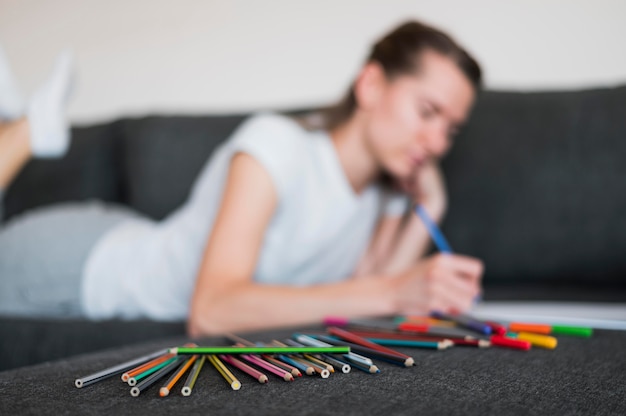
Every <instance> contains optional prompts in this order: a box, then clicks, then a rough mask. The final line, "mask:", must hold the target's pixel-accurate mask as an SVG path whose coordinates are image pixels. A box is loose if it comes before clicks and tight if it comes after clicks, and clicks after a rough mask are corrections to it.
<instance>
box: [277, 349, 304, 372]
mask: <svg viewBox="0 0 626 416" xmlns="http://www.w3.org/2000/svg"><path fill="white" fill-rule="evenodd" d="M277 357H278V358H279V359H281V360H283V361H284V362H286V363H287V364H291V365H293V366H294V367H296V368H297V369H299V370H300V371H304V372H305V373H306V372H307V370H308V367H307V366H306V365H305V364H303V363H301V362H299V361H296V360H294V359H293V358H291V357H288V356H286V355H283V354H280V355H277Z"/></svg>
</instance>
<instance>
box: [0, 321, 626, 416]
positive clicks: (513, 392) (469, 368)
mask: <svg viewBox="0 0 626 416" xmlns="http://www.w3.org/2000/svg"><path fill="white" fill-rule="evenodd" d="M290 333H291V331H290V330H284V331H272V332H263V333H257V334H246V335H247V337H248V338H250V339H253V340H259V341H268V340H270V339H272V338H282V337H284V336H286V335H288V334H290ZM184 341H185V339H184V338H170V339H165V340H162V341H158V342H150V343H145V344H141V345H135V346H130V347H125V348H119V349H115V350H106V351H102V352H98V353H91V354H85V355H81V356H76V357H74V358H71V359H67V360H60V361H56V362H51V363H44V364H39V365H35V366H31V367H24V368H21V369H16V370H10V371H4V372H0V414H3V415H9V414H81V415H89V414H151V415H172V414H237V415H248V414H249V415H273V414H284V413H289V414H297V415H300V414H312V415H323V414H341V415H349V414H355V415H357V414H358V415H362V414H376V415H379V414H382V413H383V412H385V413H387V414H390V415H397V414H407V415H409V414H410V415H416V414H446V415H457V414H458V415H465V414H498V415H507V414H521V415H533V414H536V415H542V416H546V415H561V414H567V415H571V414H594V415H605V414H607V415H608V414H614V415H623V414H626V402H625V399H626V355H625V354H624V345H626V332H617V331H615V332H614V331H596V334H595V335H594V337H593V338H591V339H581V338H568V337H560V338H559V346H558V348H557V349H556V350H554V351H549V350H542V349H538V348H535V349H533V350H531V351H529V352H520V351H514V350H508V349H498V348H491V349H487V350H479V349H472V348H462V347H455V348H452V349H450V350H447V351H443V352H431V351H418V350H407V349H403V351H404V352H407V353H410V354H411V355H412V356H414V357H415V359H416V361H417V366H415V367H412V368H401V367H397V366H394V365H392V364H386V363H381V362H377V364H379V367H380V368H381V370H382V373H381V374H377V375H368V374H365V373H363V372H360V371H358V370H356V369H354V368H353V370H352V372H351V373H349V374H340V373H335V374H332V375H331V376H330V378H328V379H326V380H323V379H320V378H318V377H308V376H303V377H302V378H298V379H296V381H294V382H290V383H288V382H284V381H282V380H280V379H278V378H276V377H271V378H270V382H269V383H268V384H264V385H262V384H259V383H257V382H256V381H254V380H252V379H251V378H249V377H248V376H246V375H245V374H243V373H241V372H238V371H234V373H235V374H236V375H237V376H238V377H239V379H240V380H241V382H242V384H243V387H242V388H241V390H239V391H233V390H231V389H230V387H229V386H228V385H227V384H226V383H225V381H224V380H223V379H222V378H221V377H220V376H219V374H218V373H217V372H216V371H215V370H214V369H213V368H212V367H210V366H209V367H205V369H204V370H203V372H202V373H201V374H200V377H199V379H198V382H197V384H196V387H195V389H194V391H193V394H192V395H191V396H190V397H182V396H181V395H180V393H179V392H180V386H177V387H176V388H175V390H174V392H173V393H172V395H171V396H169V397H167V398H159V397H158V396H157V394H158V388H159V386H160V385H161V383H157V385H155V386H153V387H151V388H150V389H149V390H147V391H146V392H144V393H142V395H141V396H139V397H138V398H133V397H131V396H130V394H129V387H128V386H127V385H126V384H125V383H122V382H121V381H120V380H119V377H115V378H111V379H108V380H105V381H103V382H100V383H98V384H94V385H92V386H88V387H85V388H83V389H76V388H75V387H74V385H73V383H74V380H75V379H76V378H77V377H80V376H84V375H87V374H90V373H92V372H95V371H98V370H100V369H103V368H105V367H108V366H111V365H114V364H118V363H121V362H123V361H125V360H128V359H131V358H134V357H137V356H140V355H142V354H145V353H148V352H151V351H153V350H156V349H158V348H162V347H167V346H174V345H178V344H181V343H183V342H184ZM205 343H206V344H212V345H226V342H225V341H224V340H222V339H213V340H208V341H205ZM207 364H208V363H207Z"/></svg>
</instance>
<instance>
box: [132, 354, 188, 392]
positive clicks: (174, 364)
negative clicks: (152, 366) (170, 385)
mask: <svg viewBox="0 0 626 416" xmlns="http://www.w3.org/2000/svg"><path fill="white" fill-rule="evenodd" d="M182 360H183V359H182V357H180V358H175V359H174V360H173V361H172V362H171V363H169V364H167V365H166V366H164V367H163V368H161V369H160V370H158V371H156V372H154V373H153V374H152V375H151V376H150V377H148V378H146V379H145V380H143V381H142V382H141V383H139V384H137V385H136V386H135V387H133V388H132V389H131V394H132V392H133V391H134V392H137V395H134V394H132V395H133V396H134V397H137V396H138V395H139V393H141V392H142V391H144V390H145V389H147V388H148V387H150V386H152V385H153V384H154V383H156V382H157V381H159V380H160V379H161V378H163V377H164V376H165V375H166V374H168V373H169V372H170V371H173V370H174V369H175V368H176V367H177V366H178V364H179V363H180V361H182Z"/></svg>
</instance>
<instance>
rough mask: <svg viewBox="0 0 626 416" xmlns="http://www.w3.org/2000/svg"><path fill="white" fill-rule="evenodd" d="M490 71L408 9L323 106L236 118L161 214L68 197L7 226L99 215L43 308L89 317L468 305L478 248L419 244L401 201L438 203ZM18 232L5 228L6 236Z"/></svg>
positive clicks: (200, 325)
mask: <svg viewBox="0 0 626 416" xmlns="http://www.w3.org/2000/svg"><path fill="white" fill-rule="evenodd" d="M60 78H63V77H60ZM480 82H481V71H480V68H479V66H478V64H477V63H476V62H475V61H474V59H473V58H471V57H470V56H469V55H468V54H467V53H466V52H465V51H464V50H463V49H462V48H460V47H459V46H458V45H457V44H456V43H455V42H454V41H453V40H451V39H450V38H449V37H448V36H447V35H445V34H443V33H441V32H440V31H438V30H436V29H433V28H431V27H428V26H425V25H423V24H420V23H418V22H407V23H405V24H403V25H401V26H399V27H397V28H396V29H395V30H393V31H392V32H391V33H389V34H388V35H386V36H385V37H383V38H382V39H381V40H380V41H378V42H377V43H376V44H375V45H374V47H373V49H372V51H371V54H370V56H369V57H368V59H367V60H366V62H365V64H364V65H363V67H362V68H361V70H360V71H359V74H358V76H357V78H356V80H355V82H354V83H353V85H352V87H351V88H350V90H349V92H348V95H347V96H346V97H345V99H344V100H342V101H341V102H340V103H339V104H338V105H336V106H334V107H331V108H329V109H327V110H326V111H323V112H322V113H320V114H318V115H317V116H319V117H317V118H316V119H307V120H294V119H291V118H288V117H286V116H283V115H279V114H273V113H263V114H258V115H255V116H254V117H251V118H250V119H248V120H247V121H245V122H244V123H242V125H241V126H239V127H238V129H237V130H236V131H235V132H234V133H233V135H232V136H231V137H230V138H229V140H228V141H227V142H226V143H224V144H223V145H222V146H221V147H220V148H219V149H218V150H216V151H215V152H214V154H213V155H212V157H211V159H210V160H209V161H208V162H207V164H206V165H205V167H204V168H203V170H202V172H201V173H200V175H199V177H198V178H197V180H196V182H195V184H194V186H193V189H192V192H191V195H190V197H189V199H188V200H187V202H186V203H185V204H184V205H183V206H182V207H180V208H179V209H178V210H176V211H175V212H174V213H172V214H171V215H170V216H169V217H167V218H166V219H165V220H164V221H162V222H160V223H155V222H153V221H151V220H149V219H146V218H143V217H140V216H139V215H137V214H133V213H128V212H124V211H121V210H119V209H116V210H113V211H112V210H111V209H109V208H108V207H104V208H103V207H101V206H99V207H94V206H84V205H81V206H74V205H72V206H69V207H68V206H64V207H60V208H55V209H46V210H42V211H40V212H38V213H37V214H36V215H31V217H33V216H34V217H35V218H27V219H24V220H20V219H18V220H15V221H13V222H12V223H11V224H9V225H8V226H6V227H5V229H6V228H10V230H9V231H13V232H12V233H11V234H17V235H20V234H19V233H18V231H16V230H18V229H20V228H21V227H20V224H21V223H22V222H31V223H32V222H37V221H38V223H37V224H38V226H37V227H33V226H31V227H30V228H31V229H32V228H35V229H36V230H37V231H36V232H42V230H43V229H44V228H46V227H48V225H47V223H48V222H51V221H48V220H46V217H52V216H54V215H56V216H57V221H56V223H57V224H58V223H59V222H71V224H70V225H66V226H65V227H64V234H66V235H73V233H74V231H73V229H74V228H85V227H87V226H88V227H89V230H88V232H87V233H86V234H89V235H87V236H85V233H84V232H83V233H82V234H81V233H80V232H76V233H75V234H76V236H75V237H74V238H75V239H76V240H77V241H79V242H80V244H81V247H82V250H73V251H72V253H75V252H76V251H78V254H76V255H74V254H73V255H72V256H71V257H72V258H73V260H72V262H73V267H74V268H75V269H76V267H77V265H78V266H79V269H78V270H79V272H75V273H74V276H70V277H69V278H68V276H64V277H63V280H62V282H60V283H58V284H59V285H65V286H67V290H65V291H63V292H64V296H65V297H63V296H59V302H56V305H54V308H52V309H54V311H55V312H48V313H57V314H59V310H61V309H63V308H61V307H59V305H63V307H64V308H65V309H64V310H63V313H66V314H70V315H71V314H84V315H86V316H88V317H91V318H110V317H123V318H134V317H150V318H154V319H162V320H171V319H184V318H187V323H188V332H189V333H190V335H193V336H197V335H202V334H212V333H219V332H224V331H231V330H242V329H258V328H263V327H271V326H277V325H297V324H302V323H308V322H314V321H319V320H320V319H321V318H323V317H324V316H327V315H341V316H347V317H354V316H373V315H389V314H399V313H425V312H428V311H430V310H435V309H436V310H442V311H453V310H457V311H464V310H467V309H468V308H469V307H470V306H471V304H472V301H473V299H474V298H475V297H476V296H477V295H478V294H479V293H480V279H481V276H482V264H481V262H480V261H479V260H477V259H473V258H469V257H465V256H460V255H452V254H445V255H443V254H435V255H433V256H430V257H426V258H422V257H423V256H424V254H425V252H426V249H427V246H428V241H429V238H428V234H427V232H426V230H425V228H424V227H423V225H422V224H421V223H420V220H419V219H418V218H417V217H416V216H414V215H408V216H406V217H403V215H402V214H403V213H404V212H405V211H406V208H407V207H408V205H409V202H410V203H411V204H413V203H420V204H422V205H424V206H425V208H426V209H427V211H429V213H430V214H431V216H433V217H434V218H435V220H437V221H440V220H441V218H442V217H443V214H444V211H445V208H446V197H445V191H444V186H443V180H442V177H441V173H440V171H439V168H438V160H439V159H440V158H441V157H442V156H444V154H445V153H446V152H447V150H448V149H449V147H450V145H451V140H452V136H453V135H454V134H455V133H456V131H457V130H458V129H459V127H460V126H461V125H462V124H463V123H464V122H465V121H466V119H467V117H468V114H469V112H470V109H471V106H472V104H473V102H474V99H475V96H476V94H477V92H478V89H479V87H480ZM50 101H55V100H50ZM55 102H59V100H56V101H55ZM57 107H58V105H57ZM55 108H56V107H55ZM36 121H37V120H35V119H31V117H30V113H29V114H28V117H27V118H25V119H24V118H23V119H20V120H17V121H14V122H12V123H9V124H8V125H4V126H2V128H1V129H0V135H2V136H0V146H5V148H6V149H8V145H7V143H9V142H12V143H13V147H14V148H21V149H22V152H21V153H20V152H18V151H14V152H13V153H12V154H13V155H14V157H12V158H10V163H6V165H7V166H9V168H6V167H5V168H3V169H2V170H3V172H4V173H3V172H2V171H0V187H2V185H3V183H2V182H1V181H2V178H3V177H4V178H5V179H4V182H5V183H4V185H5V186H6V185H7V184H8V180H7V179H6V178H9V177H12V176H13V175H15V172H16V171H17V169H19V167H20V166H21V164H22V163H23V161H24V160H27V159H28V157H29V155H30V153H33V152H34V153H35V154H37V152H36V151H34V150H33V149H35V148H36V146H34V145H32V143H31V145H30V149H31V150H30V153H29V152H28V151H27V150H28V148H29V147H28V142H29V140H31V142H32V141H33V139H32V134H33V132H34V133H37V129H33V128H32V127H31V128H30V130H29V125H33V123H35V124H36ZM315 123H317V124H316V125H315ZM57 124H58V125H60V123H57ZM29 131H30V133H29ZM56 136H61V137H62V136H63V134H57V135H56ZM9 138H10V140H9ZM56 143H63V140H56ZM20 146H21V147H20ZM52 147H53V146H52ZM57 147H58V146H57ZM1 153H2V149H1V148H0V154H1ZM52 153H54V152H52ZM25 155H26V156H25ZM389 183H395V184H397V185H398V187H396V188H394V187H393V186H388V185H387V184H389ZM398 188H399V189H402V190H403V193H402V194H401V193H400V192H399V191H397V190H394V189H398ZM68 212H73V214H72V216H71V217H69V218H71V220H69V219H68V218H66V217H67V216H68V214H67V213H68ZM79 223H82V224H79ZM94 224H96V225H94ZM23 228H25V227H23ZM9 233H10V232H7V231H6V230H4V231H0V249H1V248H2V247H1V245H2V241H3V240H7V236H6V234H9ZM58 238H60V236H59V237H58ZM37 240H38V241H42V240H46V238H38V239H37ZM57 245H58V244H57ZM40 251H45V250H40ZM41 255H42V256H43V257H46V256H47V254H46V253H41ZM0 260H2V261H5V259H0ZM22 263H24V261H22ZM22 263H20V264H22ZM0 264H1V262H0ZM14 268H17V266H15V267H14ZM4 273H5V272H3V274H4ZM40 275H41V274H40ZM48 278H49V277H46V279H48ZM40 279H41V278H40ZM58 279H59V278H57V280H58ZM3 280H5V277H3ZM7 280H8V279H7ZM11 280H20V283H19V284H15V283H6V282H5V283H3V285H5V286H7V287H3V288H2V291H3V292H7V293H9V292H11V291H12V293H17V292H19V291H20V290H21V291H22V292H24V291H26V292H28V290H29V289H26V290H24V289H23V288H22V289H15V288H12V287H15V286H20V285H29V286H28V288H32V286H33V283H34V284H35V285H37V283H38V282H37V281H35V282H26V281H27V280H29V279H28V278H24V279H15V278H14V279H11ZM30 280H32V279H30ZM35 280H36V279H35ZM21 281H23V283H21ZM45 281H46V282H49V281H50V280H45ZM68 282H69V283H68ZM41 284H43V283H41ZM55 284H56V283H55ZM31 290H32V289H31ZM9 296H10V295H9ZM13 296H15V295H13ZM4 302H5V300H4V299H3V303H4ZM53 303H54V302H53ZM7 304H8V301H7ZM38 307H39V306H37V307H35V308H31V310H32V309H35V310H37V309H38ZM55 308H56V309H55ZM15 309H16V308H15V307H14V310H15ZM38 312H39V313H41V308H39V309H38ZM27 313H32V311H29V312H27Z"/></svg>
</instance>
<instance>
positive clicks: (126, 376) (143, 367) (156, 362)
mask: <svg viewBox="0 0 626 416" xmlns="http://www.w3.org/2000/svg"><path fill="white" fill-rule="evenodd" d="M175 356H176V354H171V353H170V354H165V355H162V356H160V357H157V358H155V359H154V360H151V361H148V362H147V363H145V364H142V365H140V366H138V367H135V368H132V369H130V370H128V371H127V372H125V373H124V374H122V381H124V382H128V379H129V378H131V377H134V376H136V375H138V374H141V373H143V372H145V371H146V370H149V369H151V368H153V367H155V366H157V365H159V364H161V363H164V362H165V361H167V360H171V359H172V358H174V357H175Z"/></svg>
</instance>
